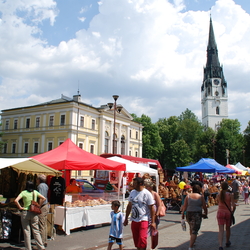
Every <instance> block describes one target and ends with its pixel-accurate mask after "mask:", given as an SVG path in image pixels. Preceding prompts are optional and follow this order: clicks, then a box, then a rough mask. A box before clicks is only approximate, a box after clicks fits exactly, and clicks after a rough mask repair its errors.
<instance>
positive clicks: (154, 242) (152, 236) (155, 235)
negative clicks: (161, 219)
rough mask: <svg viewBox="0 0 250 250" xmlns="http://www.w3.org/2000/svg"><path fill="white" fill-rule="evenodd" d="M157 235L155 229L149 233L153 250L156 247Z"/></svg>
mask: <svg viewBox="0 0 250 250" xmlns="http://www.w3.org/2000/svg"><path fill="white" fill-rule="evenodd" d="M158 239H159V233H158V230H157V229H153V230H152V232H151V249H155V248H156V247H157V245H158Z"/></svg>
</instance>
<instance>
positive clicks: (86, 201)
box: [64, 195, 111, 207]
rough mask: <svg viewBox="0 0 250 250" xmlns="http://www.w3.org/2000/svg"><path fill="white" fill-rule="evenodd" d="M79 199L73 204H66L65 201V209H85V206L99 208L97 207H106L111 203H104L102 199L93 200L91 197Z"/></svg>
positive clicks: (86, 196)
mask: <svg viewBox="0 0 250 250" xmlns="http://www.w3.org/2000/svg"><path fill="white" fill-rule="evenodd" d="M78 198H79V199H77V200H75V201H74V202H72V203H71V202H68V201H66V202H65V203H64V205H66V207H86V206H91V207H93V206H99V205H106V204H110V203H111V201H106V200H104V199H102V198H98V199H97V198H93V197H92V196H89V195H85V196H79V197H78Z"/></svg>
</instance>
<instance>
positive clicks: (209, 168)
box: [176, 158, 235, 174]
mask: <svg viewBox="0 0 250 250" xmlns="http://www.w3.org/2000/svg"><path fill="white" fill-rule="evenodd" d="M176 171H185V172H202V173H215V172H217V173H225V174H232V173H235V170H233V169H228V168H226V167H224V166H222V165H221V164H219V163H218V162H216V161H215V160H214V159H209V158H201V159H200V160H199V161H198V162H197V163H195V164H192V165H190V166H186V167H177V168H176Z"/></svg>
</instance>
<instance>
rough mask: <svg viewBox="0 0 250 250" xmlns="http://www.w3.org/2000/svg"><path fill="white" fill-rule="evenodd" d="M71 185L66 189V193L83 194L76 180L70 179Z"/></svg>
mask: <svg viewBox="0 0 250 250" xmlns="http://www.w3.org/2000/svg"><path fill="white" fill-rule="evenodd" d="M69 183H70V185H69V186H67V187H66V193H81V192H82V189H81V187H79V186H77V185H76V180H75V179H70V181H69Z"/></svg>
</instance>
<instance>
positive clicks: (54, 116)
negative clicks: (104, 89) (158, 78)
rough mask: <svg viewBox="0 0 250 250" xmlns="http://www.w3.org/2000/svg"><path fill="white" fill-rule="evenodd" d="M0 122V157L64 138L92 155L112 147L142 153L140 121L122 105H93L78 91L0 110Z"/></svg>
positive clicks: (38, 148)
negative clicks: (135, 120)
mask: <svg viewBox="0 0 250 250" xmlns="http://www.w3.org/2000/svg"><path fill="white" fill-rule="evenodd" d="M117 109H118V105H117ZM117 109H116V110H117ZM114 120H115V130H114ZM1 123H2V127H1V132H3V136H2V141H4V142H5V143H6V144H5V145H4V148H3V149H2V152H0V157H30V156H33V155H36V154H41V153H44V152H46V151H48V150H51V149H53V148H56V147H57V146H59V145H60V144H61V143H63V142H64V141H65V140H66V139H67V138H70V139H71V140H72V141H73V142H74V143H76V145H78V146H79V147H80V148H82V149H84V150H86V151H88V152H91V153H93V154H96V155H100V154H102V153H113V151H114V153H117V154H124V155H131V156H137V157H142V128H143V127H142V125H141V124H140V123H137V122H134V121H133V117H132V116H131V115H130V114H129V113H128V112H127V111H126V109H125V108H122V110H121V112H120V113H119V112H115V114H114V108H111V109H110V108H109V106H108V105H102V106H101V107H93V106H92V105H88V104H85V103H83V102H81V96H80V95H75V96H73V98H69V97H66V96H64V95H62V96H61V98H60V99H57V100H52V101H49V102H46V103H41V104H37V105H34V106H27V107H18V108H13V109H6V110H2V113H1ZM114 132H115V133H114ZM113 134H115V136H114V137H115V139H114V140H113Z"/></svg>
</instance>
